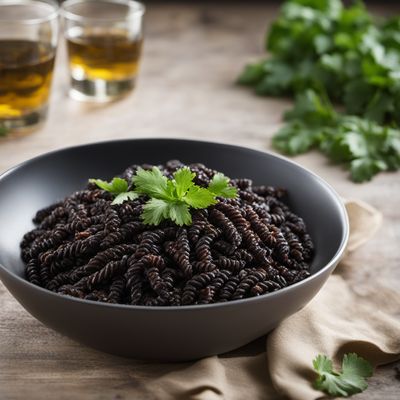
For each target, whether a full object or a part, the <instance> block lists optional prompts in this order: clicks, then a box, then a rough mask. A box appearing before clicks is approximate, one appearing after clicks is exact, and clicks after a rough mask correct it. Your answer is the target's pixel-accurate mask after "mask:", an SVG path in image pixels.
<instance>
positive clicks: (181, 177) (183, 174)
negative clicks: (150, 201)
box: [174, 167, 196, 198]
mask: <svg viewBox="0 0 400 400" xmlns="http://www.w3.org/2000/svg"><path fill="white" fill-rule="evenodd" d="M195 176H196V174H195V173H194V172H192V171H191V170H190V169H189V168H188V167H184V168H180V169H178V170H177V171H176V172H175V173H174V180H175V182H174V186H175V190H176V196H177V197H178V198H182V197H183V196H184V195H185V193H186V192H187V191H188V190H189V188H191V187H193V186H194V182H193V179H194V177H195Z"/></svg>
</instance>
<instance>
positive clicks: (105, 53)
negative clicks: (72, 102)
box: [61, 0, 145, 102]
mask: <svg viewBox="0 0 400 400" xmlns="http://www.w3.org/2000/svg"><path fill="white" fill-rule="evenodd" d="M144 11H145V9H144V6H143V4H141V3H138V2H136V1H132V0H67V1H65V2H64V3H63V5H62V10H61V13H62V16H63V23H64V36H65V38H66V42H67V49H68V56H69V71H70V79H71V84H70V96H71V97H72V98H74V99H76V100H82V101H95V102H104V101H109V100H113V99H115V98H118V97H121V96H123V95H125V94H127V93H129V92H130V91H131V90H132V89H133V87H134V86H135V80H136V77H137V73H138V66H139V60H140V53H141V48H142V41H143V30H142V26H143V24H142V20H143V14H144Z"/></svg>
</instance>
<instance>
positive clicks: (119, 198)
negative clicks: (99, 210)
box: [111, 191, 139, 205]
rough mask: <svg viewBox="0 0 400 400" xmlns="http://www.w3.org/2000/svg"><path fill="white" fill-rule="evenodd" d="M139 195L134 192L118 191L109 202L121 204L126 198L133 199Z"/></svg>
mask: <svg viewBox="0 0 400 400" xmlns="http://www.w3.org/2000/svg"><path fill="white" fill-rule="evenodd" d="M138 197H139V195H138V194H137V193H136V192H132V191H131V192H124V193H120V194H118V195H117V196H116V197H115V199H114V200H113V202H112V203H111V204H113V205H114V204H122V203H123V202H125V201H128V200H135V199H137V198H138Z"/></svg>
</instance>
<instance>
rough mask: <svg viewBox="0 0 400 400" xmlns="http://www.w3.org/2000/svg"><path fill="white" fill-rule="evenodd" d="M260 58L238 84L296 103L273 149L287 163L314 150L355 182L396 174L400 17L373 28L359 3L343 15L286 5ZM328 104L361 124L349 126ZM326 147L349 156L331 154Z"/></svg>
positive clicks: (300, 3)
mask: <svg viewBox="0 0 400 400" xmlns="http://www.w3.org/2000/svg"><path fill="white" fill-rule="evenodd" d="M266 50H267V51H269V53H270V54H271V56H270V57H269V58H267V59H265V60H262V61H260V62H258V63H255V64H250V65H248V66H247V67H246V68H245V70H244V71H243V73H242V75H241V76H240V77H239V83H242V84H245V85H249V86H252V87H254V88H255V91H256V93H257V94H260V95H269V96H288V95H296V97H297V99H298V101H297V103H296V106H295V108H294V109H293V110H292V111H291V112H289V113H287V114H286V116H285V119H286V121H289V123H288V125H286V126H284V128H283V129H282V130H281V131H280V132H279V133H278V135H277V137H276V138H275V139H274V141H273V144H274V145H275V147H276V148H278V149H279V150H281V151H283V152H286V153H288V154H292V155H293V154H299V153H301V152H305V151H307V150H309V149H310V148H311V147H314V146H317V147H319V148H321V149H322V150H324V151H325V152H326V153H327V154H328V156H330V157H331V158H332V159H333V160H334V161H337V162H343V163H347V164H348V165H350V169H351V177H352V179H353V180H355V181H356V182H362V181H365V180H369V179H371V178H372V176H373V175H375V174H376V173H378V172H379V171H383V170H393V169H398V168H399V167H400V161H399V160H400V147H399V144H398V142H399V140H400V131H399V130H398V129H397V127H398V126H399V125H400V113H399V112H398V110H399V108H400V17H396V18H392V19H389V20H386V21H380V22H379V21H377V20H376V19H374V18H373V17H372V16H371V15H370V14H369V13H368V11H367V10H366V8H365V6H364V5H363V3H362V2H361V1H358V2H355V3H354V4H352V5H350V6H349V7H345V6H344V5H343V4H342V2H341V1H340V0H289V1H286V2H285V3H284V5H283V6H282V8H281V11H280V14H279V16H278V18H277V20H276V21H275V22H273V24H272V26H271V29H270V31H269V33H268V35H267V38H266ZM303 102H304V103H303ZM330 102H333V103H335V104H339V105H342V106H343V107H344V110H345V112H346V113H347V114H350V115H353V116H358V117H361V118H364V119H365V120H363V119H361V118H355V117H351V118H350V120H349V119H348V118H349V117H346V116H343V115H341V114H338V113H336V112H335V110H334V109H333V107H332V106H331V104H330ZM367 120H368V121H371V123H368V122H367ZM349 121H350V122H349ZM385 126H386V127H385ZM353 128H355V129H356V136H357V139H356V140H355V137H356V136H354V135H353V130H352V129H353ZM327 131H329V133H327ZM387 135H388V136H390V139H389V140H388V141H389V142H390V143H389V144H387V143H386V139H385V137H386V136H387ZM336 136H337V137H336ZM325 142H327V143H326V144H325ZM332 142H335V143H337V144H338V143H351V145H350V147H351V149H350V150H349V148H348V146H347V145H344V146H334V150H333V149H332V147H331V144H332ZM386 147H388V148H386ZM342 148H343V152H342ZM349 152H350V154H349Z"/></svg>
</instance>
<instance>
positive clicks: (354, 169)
mask: <svg viewBox="0 0 400 400" xmlns="http://www.w3.org/2000/svg"><path fill="white" fill-rule="evenodd" d="M387 169H388V168H387V164H386V163H385V162H384V161H382V160H373V159H371V158H359V159H356V160H353V161H352V162H351V164H350V173H351V178H352V179H353V181H354V182H365V181H369V180H371V179H372V177H373V176H374V175H376V174H377V173H378V172H380V171H385V170H387Z"/></svg>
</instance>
